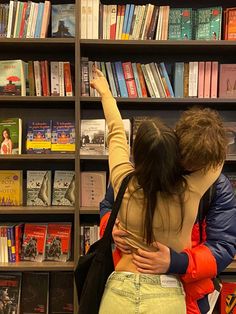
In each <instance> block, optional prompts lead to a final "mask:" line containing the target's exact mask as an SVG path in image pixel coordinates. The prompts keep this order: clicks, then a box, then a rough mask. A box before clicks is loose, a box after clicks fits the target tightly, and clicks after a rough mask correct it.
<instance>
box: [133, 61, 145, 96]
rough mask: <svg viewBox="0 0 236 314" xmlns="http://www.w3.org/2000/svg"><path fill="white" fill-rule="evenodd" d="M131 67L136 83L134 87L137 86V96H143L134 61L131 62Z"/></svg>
mask: <svg viewBox="0 0 236 314" xmlns="http://www.w3.org/2000/svg"><path fill="white" fill-rule="evenodd" d="M132 69H133V73H134V80H135V84H136V87H137V92H138V97H143V95H142V89H141V85H140V82H139V77H138V71H137V65H136V63H132Z"/></svg>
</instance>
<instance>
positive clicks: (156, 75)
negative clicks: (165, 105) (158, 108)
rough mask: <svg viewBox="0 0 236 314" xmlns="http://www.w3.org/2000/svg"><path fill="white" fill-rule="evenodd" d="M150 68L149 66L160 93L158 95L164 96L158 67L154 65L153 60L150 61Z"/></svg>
mask: <svg viewBox="0 0 236 314" xmlns="http://www.w3.org/2000/svg"><path fill="white" fill-rule="evenodd" d="M150 68H151V71H152V75H153V77H154V80H155V83H156V86H157V89H158V92H159V94H160V97H161V98H165V97H166V93H165V89H164V87H163V84H162V79H161V76H160V73H159V70H158V67H156V65H155V63H154V62H152V63H150Z"/></svg>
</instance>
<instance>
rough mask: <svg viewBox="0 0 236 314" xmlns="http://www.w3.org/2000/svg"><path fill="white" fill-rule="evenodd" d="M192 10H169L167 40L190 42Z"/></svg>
mask: <svg viewBox="0 0 236 314" xmlns="http://www.w3.org/2000/svg"><path fill="white" fill-rule="evenodd" d="M192 28H193V19H192V9H191V8H171V9H170V15H169V27H168V39H170V40H190V39H192Z"/></svg>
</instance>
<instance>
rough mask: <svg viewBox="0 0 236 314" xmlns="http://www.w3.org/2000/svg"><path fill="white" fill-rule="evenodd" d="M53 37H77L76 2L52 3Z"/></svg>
mask: <svg viewBox="0 0 236 314" xmlns="http://www.w3.org/2000/svg"><path fill="white" fill-rule="evenodd" d="M51 24H52V37H57V38H69V37H75V4H74V3H72V4H53V5H52V23H51Z"/></svg>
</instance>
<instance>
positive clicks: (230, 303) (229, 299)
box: [220, 282, 236, 314]
mask: <svg viewBox="0 0 236 314" xmlns="http://www.w3.org/2000/svg"><path fill="white" fill-rule="evenodd" d="M229 313H230V314H236V282H222V290H221V293H220V314H229Z"/></svg>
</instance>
